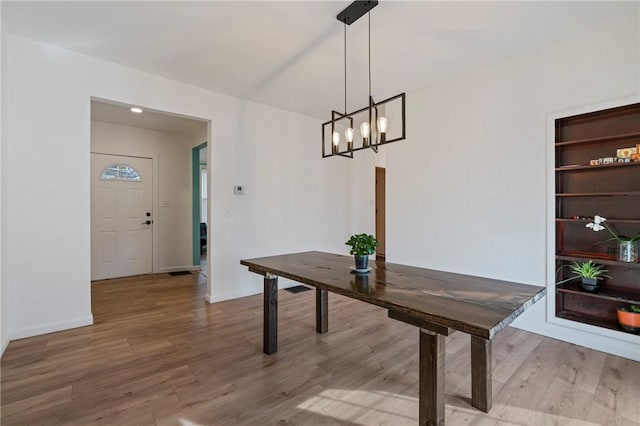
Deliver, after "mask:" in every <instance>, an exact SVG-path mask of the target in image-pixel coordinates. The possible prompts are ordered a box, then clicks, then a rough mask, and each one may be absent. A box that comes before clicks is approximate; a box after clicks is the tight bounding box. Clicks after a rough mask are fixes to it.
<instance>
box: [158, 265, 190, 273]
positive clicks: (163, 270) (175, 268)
mask: <svg viewBox="0 0 640 426" xmlns="http://www.w3.org/2000/svg"><path fill="white" fill-rule="evenodd" d="M199 270H200V266H194V265H187V266H168V267H165V268H158V273H159V274H168V273H169V272H178V271H199Z"/></svg>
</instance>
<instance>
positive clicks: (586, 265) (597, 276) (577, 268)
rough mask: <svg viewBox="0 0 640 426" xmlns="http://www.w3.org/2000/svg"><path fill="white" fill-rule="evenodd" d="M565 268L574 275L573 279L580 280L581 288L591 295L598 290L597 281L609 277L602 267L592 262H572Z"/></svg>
mask: <svg viewBox="0 0 640 426" xmlns="http://www.w3.org/2000/svg"><path fill="white" fill-rule="evenodd" d="M566 266H569V268H570V269H571V272H572V273H573V274H574V275H575V277H573V278H580V279H581V282H580V285H581V286H582V288H583V289H584V290H586V291H588V292H591V293H593V292H596V291H598V290H599V289H600V284H599V283H598V281H600V280H602V279H603V278H604V277H609V276H608V275H607V270H606V269H604V266H603V265H598V264H597V263H594V262H593V261H592V260H587V261H584V262H573V263H572V264H571V265H566Z"/></svg>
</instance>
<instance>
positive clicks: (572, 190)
mask: <svg viewBox="0 0 640 426" xmlns="http://www.w3.org/2000/svg"><path fill="white" fill-rule="evenodd" d="M555 124H556V143H555V185H556V197H555V200H556V220H555V229H556V270H557V271H558V272H557V274H556V282H558V283H559V284H557V285H556V298H555V300H556V317H558V318H563V319H568V320H571V321H577V322H581V323H584V324H589V325H595V326H598V327H603V328H607V329H614V330H619V331H621V332H624V331H623V330H622V329H621V328H620V327H619V325H618V321H617V314H616V310H617V308H618V307H619V306H630V305H632V304H635V305H639V306H640V263H626V262H620V261H618V260H617V243H616V241H609V242H603V241H605V240H607V239H608V238H609V237H611V235H610V234H609V233H608V232H607V231H606V230H605V231H601V232H593V231H592V230H591V229H588V228H586V224H587V223H589V222H591V221H592V220H591V219H587V218H592V217H593V216H595V215H600V216H604V217H606V218H607V223H609V224H610V225H613V226H615V227H616V228H617V230H618V231H619V232H620V233H621V234H623V235H635V234H637V233H638V232H640V162H630V163H614V164H600V165H589V163H590V160H593V159H598V158H606V157H615V156H616V150H617V149H619V148H627V147H635V146H636V145H637V144H640V104H631V105H626V106H622V107H618V108H612V109H607V110H602V111H596V112H591V113H588V114H581V115H576V116H571V117H564V118H560V119H557V120H556V122H555ZM584 260H593V261H594V262H596V263H599V264H602V265H606V268H607V270H608V273H607V274H608V275H609V276H610V278H605V279H604V280H603V281H602V283H601V289H600V290H599V291H598V292H597V293H589V292H586V291H584V290H582V288H581V287H580V284H579V281H578V280H569V281H567V280H568V279H570V278H571V276H572V275H571V272H570V270H569V268H567V267H564V266H565V265H569V264H571V263H572V262H574V261H584Z"/></svg>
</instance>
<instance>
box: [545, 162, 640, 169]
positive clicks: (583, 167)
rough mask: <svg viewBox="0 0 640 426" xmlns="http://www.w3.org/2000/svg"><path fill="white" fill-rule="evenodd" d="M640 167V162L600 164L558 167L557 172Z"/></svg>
mask: <svg viewBox="0 0 640 426" xmlns="http://www.w3.org/2000/svg"><path fill="white" fill-rule="evenodd" d="M634 166H640V161H634V162H631V163H615V164H601V165H600V164H599V165H597V166H589V165H584V166H560V167H556V172H577V171H581V172H584V171H596V170H607V169H615V168H623V167H634Z"/></svg>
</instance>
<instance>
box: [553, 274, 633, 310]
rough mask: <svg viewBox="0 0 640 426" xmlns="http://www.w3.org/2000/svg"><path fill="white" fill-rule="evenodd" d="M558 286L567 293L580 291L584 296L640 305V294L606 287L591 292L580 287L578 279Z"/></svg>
mask: <svg viewBox="0 0 640 426" xmlns="http://www.w3.org/2000/svg"><path fill="white" fill-rule="evenodd" d="M557 287H558V290H559V291H561V292H565V293H580V295H581V296H584V297H593V298H596V299H603V300H611V301H614V302H620V303H628V304H635V305H640V294H632V293H626V292H620V291H615V290H608V289H606V288H604V287H603V288H602V289H600V290H599V291H598V292H596V293H590V292H588V291H585V290H583V289H582V287H580V283H579V282H578V280H575V281H570V282H566V283H562V284H558V286H557Z"/></svg>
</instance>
